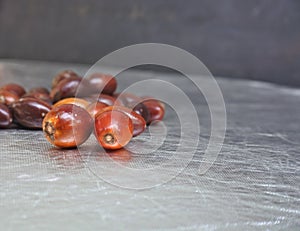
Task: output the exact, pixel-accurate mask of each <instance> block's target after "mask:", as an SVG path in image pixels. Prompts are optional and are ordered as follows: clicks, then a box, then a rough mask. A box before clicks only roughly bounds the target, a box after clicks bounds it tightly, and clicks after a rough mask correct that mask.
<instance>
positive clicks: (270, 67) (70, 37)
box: [0, 0, 300, 86]
mask: <svg viewBox="0 0 300 231" xmlns="http://www.w3.org/2000/svg"><path fill="white" fill-rule="evenodd" d="M144 42H157V43H167V44H171V45H175V46H178V47H180V48H183V49H185V50H187V51H189V52H191V53H192V54H194V55H196V56H197V57H198V58H199V59H200V60H202V61H203V62H204V64H206V65H207V67H208V68H209V69H210V70H211V72H212V73H213V74H214V75H221V76H228V77H233V78H248V79H256V80H263V81H270V82H274V83H279V84H286V85H291V86H300V1H299V0H251V1H240V0H226V1H224V0H214V1H211V0H195V1H192V0H190V1H182V0H164V1H155V0H154V1H149V0H140V1H138V0H123V1H110V0H72V1H71V0H51V1H47V0H23V1H22V0H20V1H18V0H0V58H2V59H4V58H5V59H7V58H13V59H33V60H46V61H55V62H75V63H89V64H92V63H94V62H96V61H97V60H98V59H100V58H101V57H103V56H104V55H106V54H108V53H110V52H112V51H114V50H116V49H118V48H122V47H124V46H127V45H132V44H136V43H144Z"/></svg>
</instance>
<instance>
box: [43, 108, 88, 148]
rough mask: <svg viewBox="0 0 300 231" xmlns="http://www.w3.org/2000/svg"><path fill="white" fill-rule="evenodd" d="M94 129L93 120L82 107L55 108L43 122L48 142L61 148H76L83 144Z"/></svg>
mask: <svg viewBox="0 0 300 231" xmlns="http://www.w3.org/2000/svg"><path fill="white" fill-rule="evenodd" d="M92 129H93V119H92V117H91V116H90V115H89V113H88V112H87V111H86V110H85V109H83V108H82V107H79V106H76V105H73V104H63V105H60V106H57V107H54V108H53V109H52V110H51V111H50V112H49V113H48V114H47V115H46V117H45V118H44V120H43V132H44V134H45V136H46V138H47V140H48V141H49V142H50V143H51V144H53V145H55V146H57V147H60V148H75V147H77V146H79V145H81V144H83V143H84V142H85V141H86V140H87V139H88V138H89V136H90V134H91V132H92Z"/></svg>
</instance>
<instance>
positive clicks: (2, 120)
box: [0, 103, 13, 128]
mask: <svg viewBox="0 0 300 231" xmlns="http://www.w3.org/2000/svg"><path fill="white" fill-rule="evenodd" d="M12 122H13V118H12V113H11V111H10V110H9V108H8V107H7V106H6V105H5V104H2V103H0V128H9V127H10V125H11V124H12Z"/></svg>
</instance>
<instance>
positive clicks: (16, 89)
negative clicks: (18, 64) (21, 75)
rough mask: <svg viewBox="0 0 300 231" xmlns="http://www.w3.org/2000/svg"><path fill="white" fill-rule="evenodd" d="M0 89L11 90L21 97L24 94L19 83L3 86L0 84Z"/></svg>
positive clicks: (24, 91)
mask: <svg viewBox="0 0 300 231" xmlns="http://www.w3.org/2000/svg"><path fill="white" fill-rule="evenodd" d="M0 90H6V91H9V92H12V93H14V94H16V95H17V96H19V97H21V96H22V95H24V94H25V93H26V90H25V88H24V87H22V86H21V85H19V84H16V83H8V84H5V85H4V86H2V87H1V88H0Z"/></svg>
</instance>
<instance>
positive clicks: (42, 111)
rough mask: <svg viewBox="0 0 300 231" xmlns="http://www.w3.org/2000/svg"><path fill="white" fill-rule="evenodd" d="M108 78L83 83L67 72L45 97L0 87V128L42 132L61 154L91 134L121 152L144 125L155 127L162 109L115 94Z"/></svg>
mask: <svg viewBox="0 0 300 231" xmlns="http://www.w3.org/2000/svg"><path fill="white" fill-rule="evenodd" d="M116 89H117V80H116V78H115V77H113V76H112V75H108V74H102V73H94V74H92V75H90V76H88V77H87V78H82V77H80V76H79V75H78V74H77V73H75V72H73V71H71V70H65V71H62V72H60V73H59V74H57V75H56V76H55V77H54V78H53V81H52V88H51V90H50V91H49V90H48V89H47V88H45V87H36V88H32V89H30V90H29V91H26V90H25V88H24V87H22V86H21V85H19V84H16V83H10V84H6V85H3V86H1V87H0V128H2V129H8V128H25V129H42V130H43V132H44V134H45V137H46V138H47V140H48V141H49V142H50V143H51V144H53V145H55V146H57V147H60V148H76V147H77V146H79V145H81V144H83V143H84V142H85V141H86V140H87V139H88V138H89V136H90V135H91V134H92V133H93V134H94V135H95V137H96V138H97V140H98V143H99V144H100V145H101V146H102V147H103V148H105V149H120V148H122V147H124V146H125V145H126V144H128V142H130V140H131V139H132V137H135V136H138V135H140V134H141V133H142V132H144V130H145V129H146V127H147V125H149V124H151V123H153V122H155V121H160V120H162V119H163V117H164V114H165V106H164V104H163V103H162V102H161V101H159V100H156V99H154V98H152V97H139V96H136V95H134V94H131V93H115V91H116Z"/></svg>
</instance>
